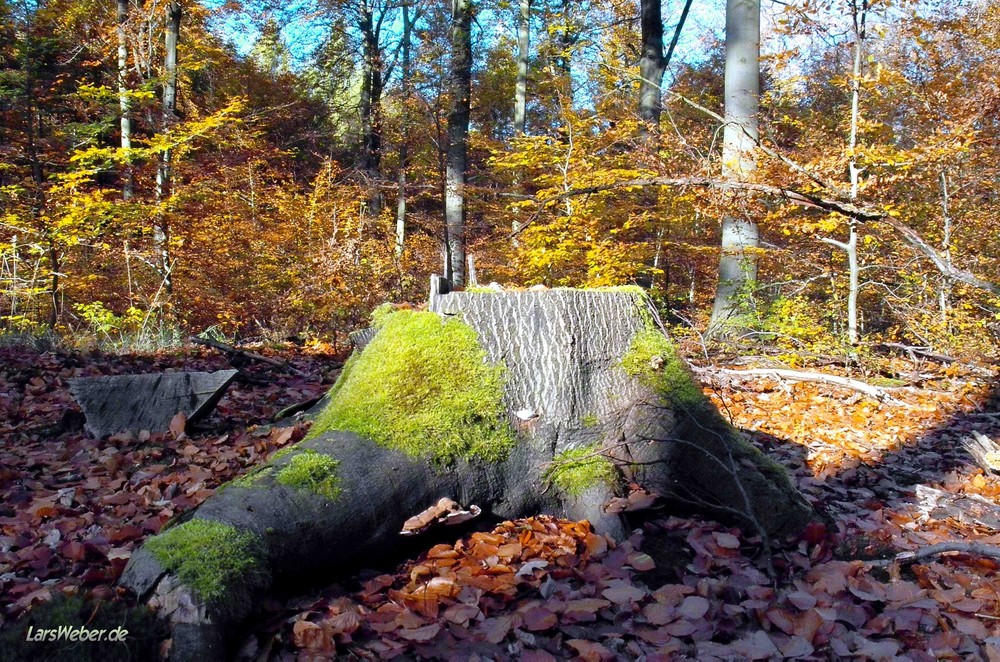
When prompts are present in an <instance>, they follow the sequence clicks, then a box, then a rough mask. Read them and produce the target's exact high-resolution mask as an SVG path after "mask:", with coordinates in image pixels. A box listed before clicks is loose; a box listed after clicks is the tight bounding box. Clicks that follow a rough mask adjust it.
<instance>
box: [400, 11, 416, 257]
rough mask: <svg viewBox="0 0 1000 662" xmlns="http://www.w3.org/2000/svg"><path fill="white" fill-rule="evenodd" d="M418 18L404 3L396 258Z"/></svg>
mask: <svg viewBox="0 0 1000 662" xmlns="http://www.w3.org/2000/svg"><path fill="white" fill-rule="evenodd" d="M416 20H417V17H416V16H415V15H414V16H413V17H412V18H411V16H410V5H409V4H404V5H403V36H402V44H401V48H402V50H403V61H402V70H401V71H400V79H401V82H402V86H403V108H402V136H400V139H399V174H398V175H397V182H396V183H397V189H396V259H397V260H398V259H399V258H401V257H402V256H403V248H404V247H405V243H406V169H407V167H409V164H410V107H409V104H410V95H411V92H412V86H411V83H410V42H411V41H412V39H413V23H414V22H415V21H416Z"/></svg>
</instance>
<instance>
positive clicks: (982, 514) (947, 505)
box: [915, 485, 1000, 529]
mask: <svg viewBox="0 0 1000 662" xmlns="http://www.w3.org/2000/svg"><path fill="white" fill-rule="evenodd" d="M915 496H916V497H917V503H916V507H917V508H916V510H917V512H918V513H919V517H918V518H917V520H918V521H920V522H924V521H927V520H937V521H941V520H946V519H953V520H955V521H956V522H961V523H962V524H975V525H976V526H978V527H980V528H985V529H1000V506H997V504H996V502H995V501H993V500H992V499H987V498H986V497H982V496H979V495H978V494H967V493H963V494H954V493H952V492H946V491H944V490H939V489H937V488H934V487H929V486H927V485H917V486H916V487H915Z"/></svg>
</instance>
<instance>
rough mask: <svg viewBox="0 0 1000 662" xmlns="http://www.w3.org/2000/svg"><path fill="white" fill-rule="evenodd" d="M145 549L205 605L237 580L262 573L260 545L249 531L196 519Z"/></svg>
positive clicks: (179, 526)
mask: <svg viewBox="0 0 1000 662" xmlns="http://www.w3.org/2000/svg"><path fill="white" fill-rule="evenodd" d="M146 549H148V550H149V552H150V553H151V554H152V555H153V556H154V557H155V558H156V560H157V561H159V563H160V565H162V566H163V568H164V570H166V571H168V572H172V573H174V574H176V575H177V577H178V578H179V579H180V580H181V581H182V582H184V584H186V585H188V586H190V587H191V588H192V589H194V590H195V591H196V592H197V593H198V595H199V596H200V597H201V598H202V599H203V600H205V601H212V600H215V599H216V598H219V597H221V596H222V595H224V594H225V591H226V588H227V587H228V585H229V584H230V583H231V582H232V581H233V580H235V579H236V578H238V577H240V576H242V575H244V574H246V573H248V572H255V571H257V570H259V565H260V558H261V545H260V541H259V540H258V539H257V537H256V536H255V535H254V534H252V533H250V532H249V531H240V530H238V529H236V528H235V527H233V526H229V525H228V524H223V523H221V522H211V521H208V520H200V519H193V520H189V521H187V522H185V523H183V524H180V525H178V526H175V527H173V528H171V529H168V530H166V531H164V532H163V533H161V534H160V535H158V536H156V537H154V538H152V539H150V540H149V542H147V543H146Z"/></svg>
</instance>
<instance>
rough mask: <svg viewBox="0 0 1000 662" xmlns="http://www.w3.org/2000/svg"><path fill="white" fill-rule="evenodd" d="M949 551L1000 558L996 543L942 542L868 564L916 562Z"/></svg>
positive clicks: (882, 564) (999, 550) (999, 548)
mask: <svg viewBox="0 0 1000 662" xmlns="http://www.w3.org/2000/svg"><path fill="white" fill-rule="evenodd" d="M949 552H960V553H962V554H969V555H972V556H985V557H988V558H993V559H1000V547H998V546H996V545H984V544H982V543H977V542H942V543H938V544H936V545H930V546H929V547H924V548H922V549H918V550H917V551H915V552H900V553H899V554H896V556H894V557H892V558H891V559H882V560H876V561H866V562H865V563H867V564H868V565H874V566H887V565H893V564H894V563H916V562H917V561H920V560H922V559H927V558H931V557H934V556H938V555H940V554H947V553H949Z"/></svg>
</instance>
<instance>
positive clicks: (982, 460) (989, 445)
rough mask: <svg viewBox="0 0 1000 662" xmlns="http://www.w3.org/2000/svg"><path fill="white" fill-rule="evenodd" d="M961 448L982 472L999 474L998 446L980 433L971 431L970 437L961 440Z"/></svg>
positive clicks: (999, 458)
mask: <svg viewBox="0 0 1000 662" xmlns="http://www.w3.org/2000/svg"><path fill="white" fill-rule="evenodd" d="M962 446H963V447H964V448H965V450H966V451H968V453H969V455H971V456H972V457H973V458H974V459H975V460H976V464H978V465H979V466H980V467H982V468H983V471H986V472H992V473H1000V444H997V442H995V441H993V440H992V439H990V438H989V437H987V436H986V435H984V434H983V433H981V432H978V431H973V432H972V436H971V437H966V438H965V439H963V440H962Z"/></svg>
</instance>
